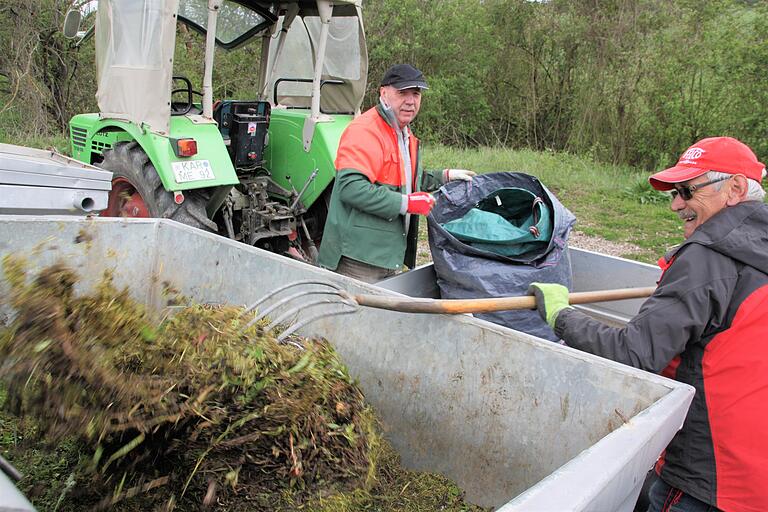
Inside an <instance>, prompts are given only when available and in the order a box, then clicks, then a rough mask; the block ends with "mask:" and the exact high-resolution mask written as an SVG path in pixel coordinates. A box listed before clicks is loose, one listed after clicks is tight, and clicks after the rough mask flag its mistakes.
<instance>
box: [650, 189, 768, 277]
mask: <svg viewBox="0 0 768 512" xmlns="http://www.w3.org/2000/svg"><path fill="white" fill-rule="evenodd" d="M767 226H768V205H765V204H764V203H763V202H762V201H744V202H743V203H739V204H737V205H736V206H730V207H728V208H724V209H723V210H721V211H720V212H718V213H717V214H715V215H714V216H713V217H712V218H711V219H709V220H707V222H705V223H704V224H702V225H701V226H699V227H698V229H696V231H694V232H693V234H692V235H691V237H690V238H688V239H687V240H685V241H684V242H683V243H682V244H680V245H679V246H677V247H674V248H672V249H671V250H670V251H669V252H668V253H667V254H666V255H665V256H664V259H666V261H667V262H670V261H671V259H672V258H674V257H675V256H676V255H677V253H678V252H680V250H681V249H682V248H683V247H685V246H687V245H690V244H699V245H703V246H706V247H708V248H710V249H712V250H713V251H716V252H719V253H721V254H723V255H725V256H728V257H729V258H732V259H734V260H736V261H739V262H741V263H743V264H745V265H749V266H751V267H754V268H756V269H758V270H760V271H761V272H763V273H766V274H768V258H766V257H765V255H766V254H768V229H766V227H767Z"/></svg>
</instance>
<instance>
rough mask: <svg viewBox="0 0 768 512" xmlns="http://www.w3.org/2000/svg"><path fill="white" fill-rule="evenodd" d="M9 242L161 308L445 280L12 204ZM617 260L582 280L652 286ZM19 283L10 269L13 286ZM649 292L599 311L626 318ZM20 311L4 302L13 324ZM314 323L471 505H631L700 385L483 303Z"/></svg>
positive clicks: (592, 284)
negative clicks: (352, 274) (501, 320)
mask: <svg viewBox="0 0 768 512" xmlns="http://www.w3.org/2000/svg"><path fill="white" fill-rule="evenodd" d="M84 234H86V235H87V236H83V235H84ZM86 240H87V241H86ZM8 253H17V254H22V255H26V256H27V257H28V259H29V261H30V262H31V263H32V264H33V265H34V266H36V267H42V266H45V265H49V264H51V263H53V262H56V261H62V260H63V261H66V262H67V263H68V264H69V265H71V266H72V267H73V268H74V269H75V270H77V271H78V272H79V274H80V275H81V277H82V281H81V282H80V284H79V285H78V286H79V287H80V289H81V290H85V289H88V288H90V287H92V286H93V285H94V284H96V283H97V282H98V281H99V280H100V278H101V276H102V274H103V272H104V271H105V270H108V269H109V270H112V271H113V272H114V276H115V281H116V284H117V285H119V286H123V285H125V286H128V287H129V288H130V290H131V293H132V294H133V295H134V296H135V297H136V298H137V299H139V300H141V301H142V302H144V303H146V304H148V305H149V306H151V307H153V308H156V309H158V310H159V309H161V308H162V307H163V306H164V304H163V296H162V290H161V286H162V284H161V283H164V282H170V283H172V284H173V286H174V287H176V288H177V289H179V290H180V291H181V293H183V294H185V295H187V296H189V297H191V298H193V299H195V300H197V301H202V302H213V303H231V304H242V305H246V304H251V303H253V302H254V301H256V300H257V299H258V298H260V297H261V296H263V295H265V294H266V293H268V292H269V291H271V290H273V289H275V288H277V287H278V286H280V285H282V284H285V283H288V282H291V281H296V280H300V279H318V278H320V279H324V280H329V281H332V282H335V283H337V284H339V285H341V286H343V287H345V288H346V289H348V290H349V291H350V292H352V293H372V294H391V293H394V292H393V291H391V290H387V289H385V288H384V286H388V287H390V288H397V289H400V290H405V289H407V288H409V287H410V288H418V287H419V286H423V287H426V288H429V286H430V285H429V277H428V273H429V272H430V269H429V268H428V267H425V268H423V269H420V270H419V271H414V272H410V273H408V274H404V275H403V276H400V277H398V278H397V279H398V280H399V281H397V280H391V281H389V282H387V283H381V285H382V286H374V285H366V284H364V283H361V282H359V281H356V280H351V279H348V278H345V277H343V276H339V275H336V274H333V273H331V272H328V271H325V270H322V269H318V268H316V267H312V266H309V265H306V264H304V263H301V262H298V261H292V260H289V259H286V258H284V257H280V256H277V255H275V254H272V253H269V252H265V251H262V250H259V249H256V248H253V247H249V246H246V245H245V244H240V243H237V242H233V241H231V240H228V239H225V238H223V237H220V236H217V235H213V234H210V233H205V232H203V231H200V230H197V229H194V228H191V227H188V226H184V225H181V224H178V223H175V222H173V221H169V220H158V219H99V218H91V219H84V218H66V217H40V216H34V217H32V216H28V217H24V216H0V257H3V256H4V255H5V254H8ZM605 258H609V257H607V256H602V255H595V253H587V252H583V251H573V262H574V274H575V275H574V281H575V283H576V287H577V289H579V290H585V289H598V288H605V287H606V284H609V285H610V286H608V287H623V286H630V285H646V286H647V285H648V284H649V280H650V282H651V284H652V282H653V281H654V280H655V276H656V275H657V274H656V273H655V270H654V269H653V268H652V267H650V266H648V265H642V264H639V263H635V262H630V261H627V260H619V259H615V258H609V259H605ZM425 276H426V277H425ZM420 278H423V279H420ZM432 279H433V278H432ZM632 280H637V281H638V282H634V283H633V282H631V281H632ZM398 282H399V284H398ZM419 283H420V284H419ZM432 284H434V281H433V282H432ZM6 286H7V285H6V283H5V282H4V279H3V280H0V294H4V293H6V290H5V288H6ZM398 286H400V288H398ZM423 293H427V292H423ZM414 294H416V293H414ZM638 302H639V301H636V302H635V303H634V304H633V303H630V304H622V305H618V304H617V303H612V304H605V305H596V306H594V307H593V309H594V310H595V312H596V314H599V315H602V316H606V317H608V318H612V320H613V321H617V322H620V321H621V320H622V318H626V317H627V316H628V315H631V313H632V309H633V308H635V309H636V308H637V304H638ZM9 314H11V313H10V312H9V311H7V310H0V321H1V320H2V318H3V315H9ZM307 314H309V313H308V312H301V313H299V315H298V318H297V320H300V319H301V318H302V317H304V316H306V315H307ZM303 334H304V335H309V336H323V337H325V338H327V339H328V340H330V341H331V343H332V344H333V345H334V346H335V348H336V349H337V350H338V352H339V353H340V355H341V357H342V358H343V359H344V361H345V362H346V364H347V365H348V367H349V369H350V371H351V373H352V374H353V375H354V376H355V377H356V378H357V379H359V382H360V385H361V387H362V389H363V391H364V392H365V395H366V397H367V399H368V401H369V402H370V403H371V404H372V405H373V407H374V408H375V409H376V411H377V413H378V415H379V417H380V419H381V421H382V424H383V428H384V431H385V435H386V436H387V438H388V439H389V440H390V441H391V443H392V444H393V446H394V447H395V449H396V450H397V451H398V452H399V453H400V455H401V457H402V461H403V464H404V465H405V466H406V467H408V468H411V469H416V470H424V471H431V472H439V473H443V474H445V475H446V476H448V477H449V478H451V479H453V480H454V481H456V482H457V484H458V485H459V486H460V487H461V488H462V489H463V490H464V491H465V492H466V496H467V499H468V500H469V501H470V502H473V503H477V504H479V505H484V506H492V507H495V508H497V509H499V510H502V511H504V512H511V511H526V512H529V511H567V510H571V511H595V512H605V511H618V512H628V511H630V510H632V508H633V505H634V502H635V500H636V498H637V496H638V493H639V490H640V487H641V485H642V483H643V480H644V477H645V475H646V472H647V471H648V470H649V469H650V468H651V466H652V464H653V463H654V461H655V460H656V458H657V457H658V456H659V454H660V453H661V451H662V450H663V449H664V448H665V446H666V445H667V444H668V443H669V441H670V440H671V439H672V437H673V436H674V434H675V433H676V432H677V430H678V429H679V428H680V426H681V425H682V422H683V420H684V418H685V415H686V412H687V410H688V406H689V405H690V401H691V399H692V397H693V392H694V391H693V388H691V387H690V386H687V385H685V384H682V383H679V382H676V381H672V380H669V379H665V378H663V377H660V376H657V375H653V374H650V373H647V372H644V371H641V370H637V369H634V368H630V367H627V366H624V365H621V364H618V363H614V362H612V361H608V360H605V359H601V358H599V357H595V356H592V355H589V354H585V353H583V352H579V351H577V350H574V349H571V348H568V347H564V346H561V345H558V344H556V343H552V342H549V341H545V340H541V339H539V338H536V337H533V336H529V335H526V334H523V333H520V332H517V331H514V330H511V329H508V328H505V327H501V326H498V325H495V324H491V323H488V322H485V321H482V320H478V319H475V318H473V317H471V316H469V315H459V316H447V315H416V314H403V313H396V312H392V311H384V310H375V309H363V310H361V311H360V312H359V313H356V314H354V315H345V316H336V317H330V318H325V319H323V320H320V321H318V322H316V323H312V324H310V325H309V326H308V327H307V328H306V329H305V330H304V332H303ZM1 505H2V503H1V502H0V506H1Z"/></svg>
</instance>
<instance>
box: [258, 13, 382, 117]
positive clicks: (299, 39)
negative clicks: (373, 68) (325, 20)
mask: <svg viewBox="0 0 768 512" xmlns="http://www.w3.org/2000/svg"><path fill="white" fill-rule="evenodd" d="M303 3H306V2H303ZM331 3H332V4H333V17H332V18H331V20H330V24H329V30H328V39H327V42H326V48H325V57H324V60H323V68H322V75H321V79H322V80H323V82H327V83H325V84H324V85H323V86H322V89H321V95H320V110H321V111H322V112H324V113H329V114H332V113H356V112H359V110H360V105H361V104H362V102H363V97H364V95H365V88H366V83H367V78H368V53H367V50H366V41H365V31H364V28H363V20H362V15H361V12H360V5H361V2H360V1H359V0H358V1H349V2H340V1H338V0H337V1H333V2H331ZM286 23H290V25H289V29H288V32H287V33H286V35H285V42H284V43H283V47H282V48H280V46H281V45H280V43H279V40H278V38H279V37H280V34H281V30H282V29H283V28H284V26H285V24H286ZM321 27H322V21H321V17H320V15H319V13H318V11H317V10H316V9H311V8H302V9H301V10H300V11H299V13H298V15H297V16H296V17H295V19H293V21H292V23H291V20H290V16H281V17H280V20H279V21H278V25H277V30H276V31H275V36H274V40H273V41H272V42H271V44H270V48H269V66H268V69H271V70H272V73H271V74H270V76H269V78H268V83H267V87H268V93H269V99H270V100H271V101H272V103H274V104H278V105H283V106H287V107H302V108H309V107H310V104H311V96H312V84H311V83H310V82H311V81H312V78H313V77H314V75H315V68H314V66H315V62H314V60H313V58H316V57H317V55H318V50H319V47H320V39H321V37H320V34H321ZM278 51H279V54H278ZM276 59H277V60H276ZM300 80H303V81H300ZM276 83H277V87H275V84H276Z"/></svg>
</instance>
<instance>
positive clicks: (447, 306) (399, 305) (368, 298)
mask: <svg viewBox="0 0 768 512" xmlns="http://www.w3.org/2000/svg"><path fill="white" fill-rule="evenodd" d="M654 290H656V287H655V286H649V287H646V288H617V289H615V290H598V291H593V292H575V293H569V294H568V302H569V303H570V304H590V303H593V302H607V301H613V300H623V299H642V298H645V297H649V296H650V295H651V294H653V292H654ZM353 298H354V299H355V300H356V301H357V303H358V304H360V305H361V306H367V307H371V308H377V309H388V310H390V311H400V312H401V313H446V314H449V315H456V314H460V313H491V312H493V311H509V310H516V309H536V298H535V297H534V296H533V295H523V296H520V297H497V298H491V299H442V300H441V299H417V298H403V297H388V296H384V295H354V296H353Z"/></svg>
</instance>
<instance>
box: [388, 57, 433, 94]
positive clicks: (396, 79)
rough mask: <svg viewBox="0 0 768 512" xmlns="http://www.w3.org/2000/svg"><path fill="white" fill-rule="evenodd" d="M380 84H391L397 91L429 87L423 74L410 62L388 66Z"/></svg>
mask: <svg viewBox="0 0 768 512" xmlns="http://www.w3.org/2000/svg"><path fill="white" fill-rule="evenodd" d="M381 85H382V86H384V85H391V86H392V87H394V88H395V89H397V90H399V91H402V90H403V89H411V88H414V87H418V88H419V89H429V87H428V86H427V81H426V80H424V74H423V73H422V72H421V71H419V70H418V69H416V68H415V67H413V66H411V65H410V64H395V65H394V66H392V67H391V68H389V69H388V70H387V72H386V73H384V78H383V79H382V80H381Z"/></svg>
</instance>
